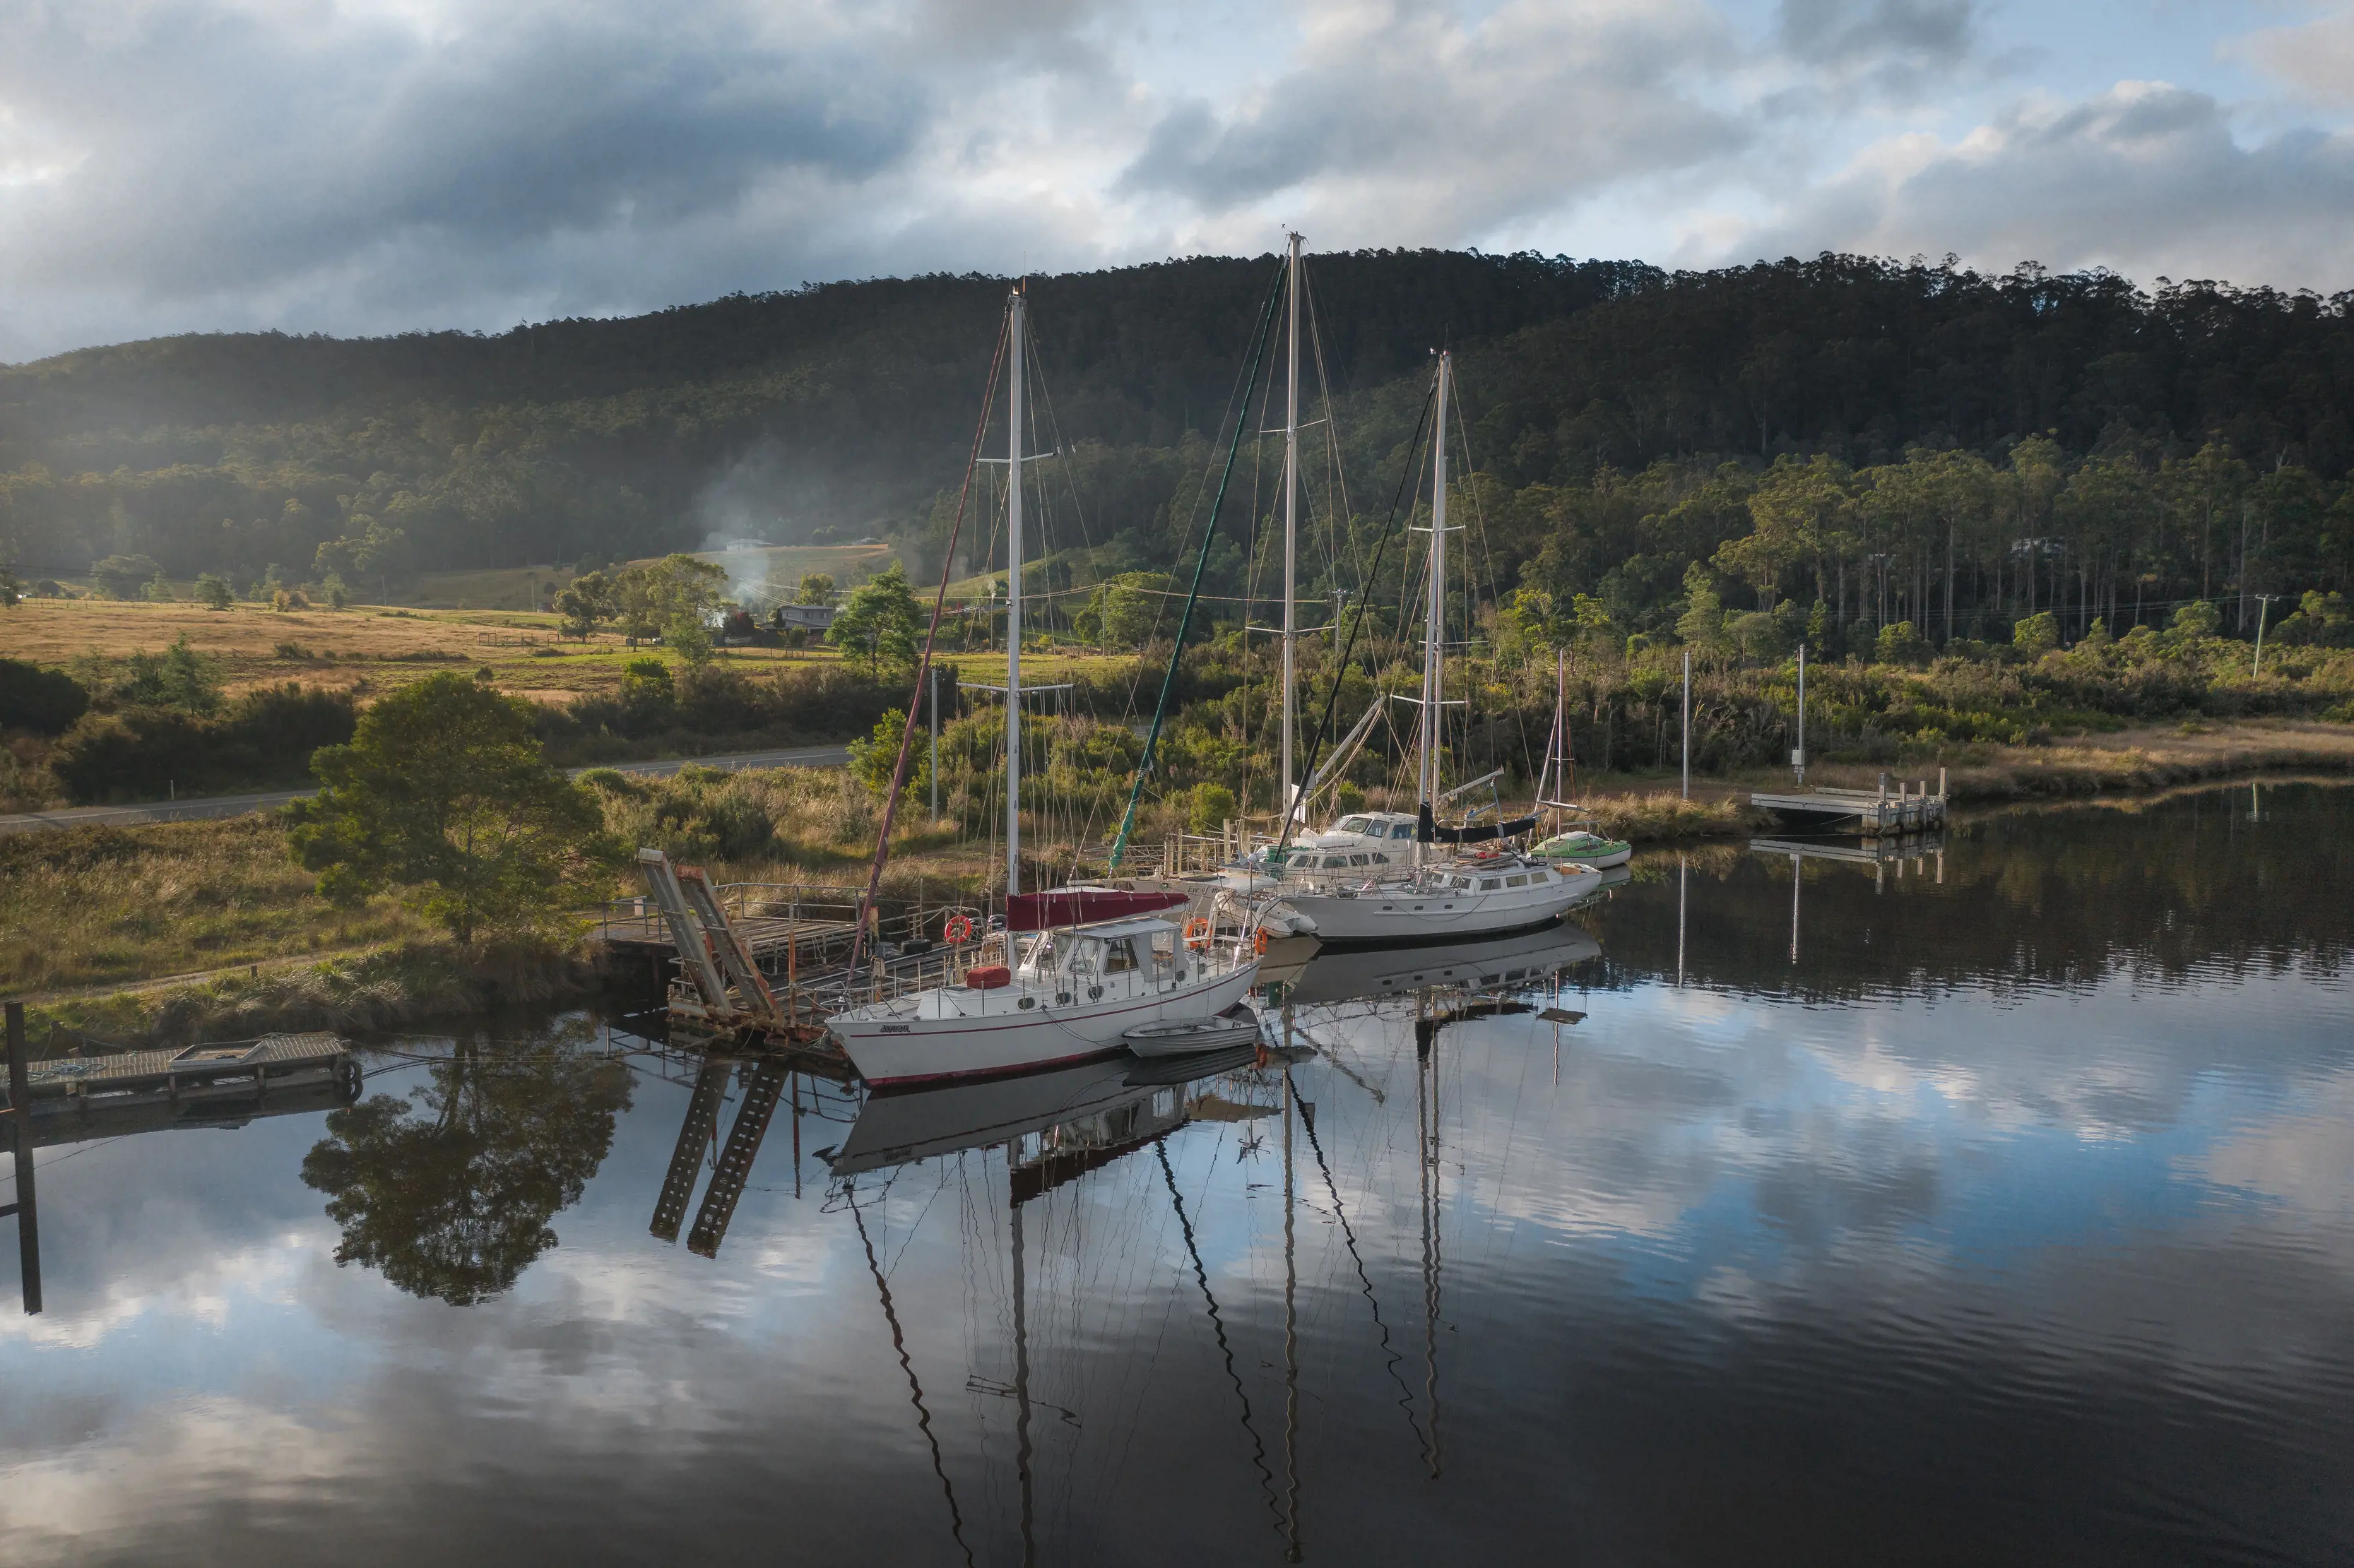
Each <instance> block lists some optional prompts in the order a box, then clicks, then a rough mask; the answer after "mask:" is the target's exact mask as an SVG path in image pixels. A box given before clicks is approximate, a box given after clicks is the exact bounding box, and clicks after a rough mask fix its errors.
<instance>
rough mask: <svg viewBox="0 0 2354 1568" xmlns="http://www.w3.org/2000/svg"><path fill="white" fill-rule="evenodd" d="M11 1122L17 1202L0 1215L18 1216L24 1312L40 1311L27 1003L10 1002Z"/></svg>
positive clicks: (9, 1117) (39, 1238) (9, 1109)
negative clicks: (27, 1065) (26, 1025)
mask: <svg viewBox="0 0 2354 1568" xmlns="http://www.w3.org/2000/svg"><path fill="white" fill-rule="evenodd" d="M8 1119H9V1121H10V1122H12V1123H13V1124H15V1125H14V1128H13V1130H12V1131H11V1134H10V1138H9V1141H10V1143H11V1144H12V1145H14V1148H15V1152H16V1202H13V1203H10V1204H8V1205H6V1206H5V1208H0V1214H14V1215H16V1257H17V1262H18V1266H19V1268H20V1269H21V1271H22V1273H23V1275H24V1281H25V1311H26V1314H27V1316H30V1315H32V1314H34V1313H37V1312H38V1311H39V1310H40V1309H41V1224H40V1211H39V1206H38V1204H37V1203H36V1202H35V1201H34V1196H33V1088H32V1080H31V1075H30V1074H29V1073H27V1071H26V1070H25V1004H24V1003H23V1002H21V1001H12V1002H10V1003H8Z"/></svg>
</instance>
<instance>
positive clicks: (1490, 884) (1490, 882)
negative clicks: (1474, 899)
mask: <svg viewBox="0 0 2354 1568" xmlns="http://www.w3.org/2000/svg"><path fill="white" fill-rule="evenodd" d="M1479 891H1480V892H1482V893H1493V892H1495V891H1496V879H1495V878H1494V877H1492V876H1483V877H1481V878H1480V879H1479Z"/></svg>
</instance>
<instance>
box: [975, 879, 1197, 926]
mask: <svg viewBox="0 0 2354 1568" xmlns="http://www.w3.org/2000/svg"><path fill="white" fill-rule="evenodd" d="M1185 902H1186V897H1185V895H1183V894H1182V893H1122V892H1120V891H1119V890H1118V889H1116V888H1109V887H1058V888H1056V889H1055V890H1054V891H1053V892H1051V893H1017V894H1015V895H1013V897H1011V898H1009V899H1007V900H1006V901H1005V925H1006V928H1007V929H1009V930H1013V931H1044V930H1047V929H1049V928H1051V927H1056V926H1085V925H1088V924H1091V923H1092V922H1094V921H1097V920H1125V919H1127V918H1129V916H1135V915H1158V914H1159V913H1161V911H1162V910H1163V909H1176V908H1179V907H1182V906H1183V905H1184V904H1185Z"/></svg>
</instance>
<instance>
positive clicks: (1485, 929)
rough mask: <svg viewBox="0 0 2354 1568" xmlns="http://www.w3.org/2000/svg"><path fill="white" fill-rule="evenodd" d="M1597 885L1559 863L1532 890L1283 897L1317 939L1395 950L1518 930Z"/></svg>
mask: <svg viewBox="0 0 2354 1568" xmlns="http://www.w3.org/2000/svg"><path fill="white" fill-rule="evenodd" d="M1601 885H1602V874H1601V873H1600V872H1598V871H1590V870H1585V869H1583V868H1577V869H1569V868H1564V869H1563V871H1562V873H1561V874H1560V876H1559V878H1558V880H1553V881H1548V882H1546V883H1545V884H1544V885H1542V886H1536V887H1507V888H1500V889H1498V890H1497V891H1495V892H1493V893H1478V892H1467V891H1464V890H1462V889H1459V888H1437V889H1428V890H1410V891H1409V890H1400V889H1394V888H1381V887H1376V888H1373V889H1369V890H1368V889H1360V890H1358V891H1355V892H1333V893H1302V894H1296V895H1287V896H1286V897H1285V899H1284V902H1285V903H1286V904H1288V905H1289V906H1291V907H1292V908H1293V909H1295V910H1297V911H1298V912H1299V913H1300V914H1302V915H1305V916H1308V917H1309V918H1310V919H1311V920H1313V921H1315V922H1316V938H1317V940H1318V941H1320V942H1321V943H1323V944H1324V945H1325V946H1326V947H1328V948H1330V947H1334V946H1338V945H1341V944H1344V943H1345V944H1349V945H1352V946H1358V945H1362V946H1365V947H1383V948H1402V947H1407V946H1410V945H1412V944H1415V943H1418V942H1459V941H1461V940H1463V939H1464V938H1468V937H1495V936H1501V935H1503V934H1505V933H1507V932H1511V931H1524V930H1529V929H1532V928H1533V927H1539V926H1543V925H1548V924H1550V923H1551V922H1553V921H1554V920H1558V919H1559V918H1561V916H1562V915H1563V914H1564V912H1566V911H1567V910H1568V909H1569V908H1571V907H1572V906H1575V905H1576V904H1578V903H1579V902H1581V901H1582V900H1584V899H1585V898H1586V897H1588V896H1589V895H1592V894H1593V893H1595V892H1596V890H1597V889H1599V888H1600V887H1601Z"/></svg>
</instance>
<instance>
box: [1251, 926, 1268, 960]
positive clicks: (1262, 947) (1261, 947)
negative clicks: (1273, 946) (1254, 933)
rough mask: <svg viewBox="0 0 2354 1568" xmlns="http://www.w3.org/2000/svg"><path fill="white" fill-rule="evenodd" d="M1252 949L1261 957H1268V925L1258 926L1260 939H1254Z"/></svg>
mask: <svg viewBox="0 0 2354 1568" xmlns="http://www.w3.org/2000/svg"><path fill="white" fill-rule="evenodd" d="M1251 951H1252V952H1254V953H1257V955H1258V956H1259V957H1260V958H1262V959H1263V958H1265V957H1267V927H1264V926H1261V927H1259V928H1258V939H1257V940H1256V941H1254V942H1253V943H1251Z"/></svg>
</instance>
